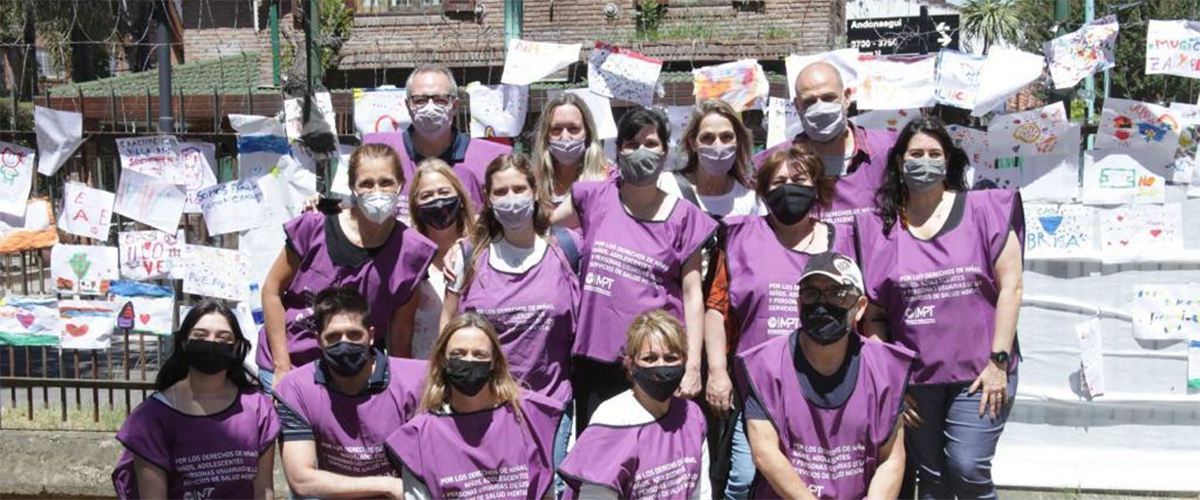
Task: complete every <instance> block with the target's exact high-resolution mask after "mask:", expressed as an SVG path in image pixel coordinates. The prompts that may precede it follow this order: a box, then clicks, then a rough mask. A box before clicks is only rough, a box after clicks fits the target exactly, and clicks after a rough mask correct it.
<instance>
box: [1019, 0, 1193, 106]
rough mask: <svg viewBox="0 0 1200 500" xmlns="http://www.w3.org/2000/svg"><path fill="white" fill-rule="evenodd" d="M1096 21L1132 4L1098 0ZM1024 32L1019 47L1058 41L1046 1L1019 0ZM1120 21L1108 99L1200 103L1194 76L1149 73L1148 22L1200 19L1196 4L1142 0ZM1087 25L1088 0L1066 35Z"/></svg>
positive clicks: (1076, 6) (1099, 80) (1078, 4)
mask: <svg viewBox="0 0 1200 500" xmlns="http://www.w3.org/2000/svg"><path fill="white" fill-rule="evenodd" d="M1094 1H1095V12H1096V17H1097V18H1100V17H1104V16H1105V15H1106V14H1107V13H1109V12H1112V11H1115V10H1116V8H1117V7H1118V6H1125V5H1127V4H1128V3H1129V2H1128V0H1094ZM1017 3H1018V5H1019V8H1018V10H1019V11H1020V16H1021V20H1022V23H1021V24H1022V25H1023V26H1024V30H1023V32H1022V34H1021V37H1020V39H1019V43H1018V47H1019V48H1020V49H1021V50H1025V51H1028V52H1035V53H1041V52H1042V50H1043V47H1044V46H1045V44H1046V42H1047V41H1049V40H1051V39H1052V38H1054V37H1055V35H1054V32H1053V31H1052V28H1053V27H1054V12H1053V9H1051V8H1050V7H1051V6H1052V4H1050V2H1048V1H1047V0H1017ZM1116 14H1117V19H1118V21H1119V22H1120V23H1121V31H1120V33H1119V34H1118V35H1117V54H1116V58H1117V61H1116V67H1114V68H1113V69H1112V70H1111V71H1110V78H1111V87H1110V89H1109V95H1111V96H1113V97H1121V98H1127V99H1134V100H1138V101H1146V102H1157V103H1169V102H1187V103H1194V102H1196V97H1197V93H1198V92H1200V82H1197V80H1196V79H1192V78H1183V77H1178V76H1171V75H1147V74H1146V21H1148V20H1150V19H1158V20H1172V19H1200V1H1197V0H1143V1H1142V2H1141V3H1139V4H1137V5H1134V6H1130V7H1128V8H1123V9H1122V10H1121V11H1120V12H1116ZM1082 25H1083V0H1072V1H1071V15H1070V18H1069V19H1068V21H1067V23H1066V26H1065V28H1066V31H1068V32H1070V31H1074V30H1077V29H1079V27H1080V26H1082ZM1103 89H1104V87H1103V77H1102V76H1101V75H1097V76H1096V93H1097V96H1096V105H1097V108H1099V106H1100V105H1101V104H1102V101H1103V99H1104V93H1103V92H1104V90H1103Z"/></svg>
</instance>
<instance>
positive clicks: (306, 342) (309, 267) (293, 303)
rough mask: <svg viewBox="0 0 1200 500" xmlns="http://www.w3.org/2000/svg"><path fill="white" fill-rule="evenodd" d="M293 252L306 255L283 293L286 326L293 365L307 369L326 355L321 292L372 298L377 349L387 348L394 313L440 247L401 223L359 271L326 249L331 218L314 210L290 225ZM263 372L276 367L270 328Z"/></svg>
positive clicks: (263, 343) (262, 340) (262, 352)
mask: <svg viewBox="0 0 1200 500" xmlns="http://www.w3.org/2000/svg"><path fill="white" fill-rule="evenodd" d="M284 231H285V232H286V233H287V237H288V242H290V244H291V246H290V248H291V250H292V251H294V252H295V253H296V255H298V256H300V266H299V267H297V268H296V275H295V276H294V277H293V278H292V283H291V284H290V285H288V287H287V289H285V290H284V291H283V294H282V301H283V310H284V324H285V325H286V327H287V347H288V353H289V354H290V355H291V358H292V367H293V368H295V367H300V366H304V365H306V364H308V363H310V362H312V361H313V360H314V359H317V358H318V357H320V356H321V352H320V349H319V348H318V347H317V335H316V332H315V329H314V328H315V326H316V325H314V324H313V317H312V306H313V299H315V298H316V296H317V293H319V292H320V291H321V290H324V289H326V288H328V287H331V286H349V287H353V288H355V289H357V290H358V291H359V293H361V294H363V296H364V297H366V298H367V304H369V305H370V308H371V312H372V314H371V326H373V327H375V345H377V346H379V347H381V348H382V347H384V345H385V342H386V339H387V337H388V332H390V331H391V324H392V311H395V310H397V309H399V308H400V307H401V306H403V305H404V304H405V303H407V302H408V299H409V298H411V297H412V295H413V293H414V291H415V290H416V288H417V285H419V284H420V283H421V280H422V279H424V277H425V271H426V270H427V269H429V264H430V263H431V262H432V261H433V255H434V254H435V253H437V245H434V244H433V242H432V241H429V240H428V239H427V238H425V237H424V236H422V235H421V234H420V233H418V232H417V231H415V230H413V229H411V228H409V227H408V226H405V225H404V224H403V223H400V222H397V223H396V228H395V229H394V230H393V231H392V234H391V236H390V237H389V238H388V240H387V242H386V243H384V246H383V247H382V248H380V249H379V250H378V253H376V254H375V256H374V257H372V258H371V259H370V260H368V261H367V262H366V263H364V264H362V265H361V266H358V267H345V266H340V265H337V264H335V263H334V262H333V260H332V258H331V257H330V256H329V248H328V246H327V245H326V234H325V215H324V214H321V213H315V212H308V213H304V214H302V215H300V216H299V217H297V218H295V219H292V220H291V221H289V222H288V223H287V224H285V225H284ZM256 361H257V362H258V366H259V368H265V369H267V370H272V369H274V362H273V360H272V355H271V348H270V346H269V344H268V343H267V329H266V328H265V327H264V328H262V329H260V330H259V334H258V355H257V357H256Z"/></svg>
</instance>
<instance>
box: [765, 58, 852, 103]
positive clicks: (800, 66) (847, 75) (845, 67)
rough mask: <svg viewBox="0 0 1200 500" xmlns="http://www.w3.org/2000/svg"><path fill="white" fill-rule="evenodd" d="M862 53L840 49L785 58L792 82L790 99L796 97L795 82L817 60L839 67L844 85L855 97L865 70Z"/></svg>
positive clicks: (786, 70)
mask: <svg viewBox="0 0 1200 500" xmlns="http://www.w3.org/2000/svg"><path fill="white" fill-rule="evenodd" d="M859 58H860V54H859V52H858V49H855V48H850V49H838V50H831V51H829V52H822V53H820V54H812V55H806V56H802V55H797V54H792V55H790V56H787V57H785V58H783V66H784V71H785V72H787V81H789V82H792V83H793V84H792V85H788V86H787V88H788V100H793V101H794V100H795V99H796V86H795V85H794V83H795V82H796V79H797V78H799V77H800V72H801V71H804V68H807V67H808V65H809V64H812V63H815V62H817V61H823V62H827V63H829V64H830V65H832V66H833V67H834V68H837V70H838V74H839V75H840V76H841V77H842V85H843V86H845V87H846V88H848V89H850V95H851V97H850V99H851V100H853V99H854V94H855V89H857V88H858V86H859V84H860V83H861V81H862V78H863V75H864V70H863V68H861V66H860V64H859Z"/></svg>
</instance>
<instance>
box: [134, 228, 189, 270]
mask: <svg viewBox="0 0 1200 500" xmlns="http://www.w3.org/2000/svg"><path fill="white" fill-rule="evenodd" d="M185 245H186V241H185V237H184V232H183V231H179V232H178V233H176V234H168V233H164V232H162V231H122V232H120V233H117V249H118V250H119V254H120V266H121V278H123V279H128V280H136V281H143V280H151V279H165V278H176V279H179V278H183V276H184V272H183V271H184V265H185V262H184V255H183V252H184V250H185V248H186V247H185Z"/></svg>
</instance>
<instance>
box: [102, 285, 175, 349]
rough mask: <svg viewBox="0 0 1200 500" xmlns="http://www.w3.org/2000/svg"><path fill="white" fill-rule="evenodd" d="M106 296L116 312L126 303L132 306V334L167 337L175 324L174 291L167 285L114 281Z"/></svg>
mask: <svg viewBox="0 0 1200 500" xmlns="http://www.w3.org/2000/svg"><path fill="white" fill-rule="evenodd" d="M108 299H109V300H110V301H111V302H112V304H113V307H114V308H116V309H117V310H118V311H120V310H121V308H123V307H124V306H125V304H126V303H129V304H132V306H133V318H132V320H133V328H132V329H131V330H130V331H132V332H134V333H148V334H151V335H158V336H164V337H165V336H168V335H170V334H171V331H172V330H173V325H174V315H175V291H174V290H173V289H172V288H171V287H169V286H163V285H152V284H149V283H137V282H133V281H121V280H117V281H113V282H112V285H111V286H110V287H109V292H108Z"/></svg>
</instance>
